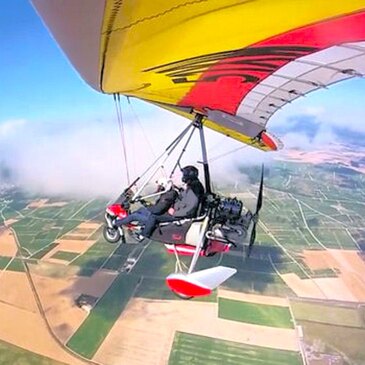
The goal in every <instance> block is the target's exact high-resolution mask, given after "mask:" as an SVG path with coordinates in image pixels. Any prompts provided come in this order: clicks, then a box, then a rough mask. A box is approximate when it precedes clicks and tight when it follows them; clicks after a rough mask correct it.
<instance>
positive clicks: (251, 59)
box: [32, 0, 365, 150]
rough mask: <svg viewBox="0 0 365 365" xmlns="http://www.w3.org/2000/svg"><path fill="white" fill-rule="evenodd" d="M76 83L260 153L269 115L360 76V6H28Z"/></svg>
mask: <svg viewBox="0 0 365 365" xmlns="http://www.w3.org/2000/svg"><path fill="white" fill-rule="evenodd" d="M32 1H33V4H34V6H35V7H36V9H37V10H38V12H39V13H40V15H41V16H42V17H43V19H44V20H45V22H46V23H47V25H48V26H49V27H50V29H51V31H52V33H53V35H54V36H55V38H56V39H57V40H58V42H59V43H60V45H61V47H62V48H63V49H64V51H65V53H66V54H67V55H68V57H69V58H70V60H71V62H72V63H73V64H74V66H75V67H76V68H77V70H78V71H79V73H80V74H81V76H82V77H83V78H84V79H85V80H86V81H87V82H88V83H89V84H90V85H91V86H93V87H94V88H95V89H97V90H99V91H102V92H104V93H121V94H124V95H129V96H134V97H137V98H140V99H143V100H146V101H149V102H152V103H155V104H157V105H159V106H162V107H164V108H166V109H169V110H172V111H174V112H176V113H178V114H181V115H184V116H187V117H189V115H190V114H189V113H190V111H191V110H192V109H197V110H201V111H203V112H204V113H205V114H206V115H207V119H208V120H207V122H206V123H207V126H208V127H210V128H212V129H214V130H216V131H218V132H221V133H223V134H225V135H228V136H230V137H232V138H235V139H237V140H240V141H242V142H244V143H248V144H252V145H253V146H255V147H258V148H261V149H266V150H267V149H274V147H275V146H273V145H272V146H271V147H270V146H268V145H266V144H265V143H262V142H259V141H257V139H256V140H255V139H254V137H256V136H258V135H259V134H260V133H261V132H262V131H264V130H265V129H266V125H267V123H268V121H269V119H270V117H271V116H272V115H273V114H274V113H275V112H276V111H277V110H279V109H280V108H282V107H283V106H284V105H286V104H287V103H290V102H292V101H293V100H295V99H296V98H298V97H300V96H303V95H305V94H307V93H309V92H311V91H314V90H317V89H321V88H325V87H327V86H328V85H330V84H333V83H335V82H339V81H342V80H346V79H349V78H352V77H356V76H364V75H365V0H352V1H343V0H331V1H330V2H329V1H327V0H301V1H292V0H276V1H268V0H256V1H250V0H209V1H208V0H191V1H188V0H170V1H150V0H124V1H120V0H78V1H75V0H63V1H59V0H32Z"/></svg>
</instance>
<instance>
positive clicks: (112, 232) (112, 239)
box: [103, 226, 121, 243]
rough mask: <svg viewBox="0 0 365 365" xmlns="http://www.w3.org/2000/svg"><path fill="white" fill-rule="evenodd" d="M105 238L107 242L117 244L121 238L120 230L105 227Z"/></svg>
mask: <svg viewBox="0 0 365 365" xmlns="http://www.w3.org/2000/svg"><path fill="white" fill-rule="evenodd" d="M103 236H104V238H105V240H106V241H107V242H109V243H117V242H118V241H119V240H120V238H121V235H120V233H119V231H118V229H114V228H109V227H108V226H104V228H103Z"/></svg>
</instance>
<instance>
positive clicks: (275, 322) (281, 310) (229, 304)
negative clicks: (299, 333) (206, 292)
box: [218, 298, 294, 328]
mask: <svg viewBox="0 0 365 365" xmlns="http://www.w3.org/2000/svg"><path fill="white" fill-rule="evenodd" d="M218 317H219V318H223V319H228V320H231V321H238V322H246V323H252V324H258V325H262V326H270V327H279V328H294V326H293V320H292V317H291V314H290V311H289V308H287V307H281V306H276V305H267V304H258V303H247V302H242V301H238V300H231V299H226V298H219V300H218Z"/></svg>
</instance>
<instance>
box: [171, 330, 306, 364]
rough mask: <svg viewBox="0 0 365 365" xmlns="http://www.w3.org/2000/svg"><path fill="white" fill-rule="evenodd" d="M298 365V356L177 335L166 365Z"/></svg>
mask: <svg viewBox="0 0 365 365" xmlns="http://www.w3.org/2000/svg"><path fill="white" fill-rule="evenodd" d="M223 363H229V364H232V365H239V364H249V365H256V364H257V365H259V364H266V365H274V364H287V365H301V364H302V360H301V357H300V355H299V353H297V352H293V351H283V350H275V349H269V348H265V347H258V346H249V345H244V344H241V343H235V342H229V341H222V340H217V339H214V338H210V337H203V336H197V335H191V334H187V333H182V332H178V333H176V335H175V339H174V344H173V348H172V350H171V354H170V358H169V362H168V364H169V365H183V364H194V365H210V364H212V365H213V364H214V365H215V364H217V365H218V364H223Z"/></svg>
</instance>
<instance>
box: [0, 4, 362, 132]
mask: <svg viewBox="0 0 365 365" xmlns="http://www.w3.org/2000/svg"><path fill="white" fill-rule="evenodd" d="M0 45H1V50H2V52H1V58H0V82H1V84H0V85H1V87H0V98H1V107H0V122H1V121H4V120H9V119H27V120H43V121H49V122H51V121H54V120H63V121H65V122H66V121H68V120H75V119H78V120H80V119H81V120H83V119H88V118H93V119H94V120H98V119H102V118H105V116H113V115H114V114H113V113H114V104H113V101H112V97H111V96H108V95H102V94H100V93H97V92H96V91H94V90H93V89H92V88H91V87H89V86H88V85H87V84H86V83H85V82H84V81H83V80H82V79H81V78H80V77H79V75H78V74H77V73H76V71H75V70H74V69H73V68H72V66H71V65H70V63H69V62H68V60H67V59H66V57H65V56H64V55H63V53H62V51H61V50H60V49H59V47H58V46H57V44H56V43H55V41H54V40H53V39H52V37H51V36H50V34H49V33H48V31H47V30H46V29H45V27H44V25H43V24H42V22H41V20H40V18H39V17H38V16H37V14H36V13H35V11H34V9H33V8H32V6H31V4H30V2H28V1H26V0H12V1H4V2H3V4H2V11H1V13H0ZM364 95H365V80H364V79H357V80H351V81H347V82H343V83H340V84H338V85H335V86H333V87H331V89H330V90H325V91H319V92H315V93H312V94H311V95H309V96H308V97H306V98H304V99H302V100H298V101H296V102H294V103H293V104H292V105H290V106H288V107H287V108H285V109H284V112H280V113H278V115H277V116H275V117H274V118H273V120H272V123H273V124H274V125H275V124H276V123H282V122H283V119H285V117H286V115H287V114H288V113H289V114H292V113H295V112H296V110H298V111H300V110H301V109H302V108H305V107H306V106H310V107H321V108H322V109H325V110H328V111H331V112H332V114H334V115H341V114H343V115H346V116H348V114H349V113H352V112H355V114H356V115H365V112H364V109H365V108H364V107H363V99H364ZM146 110H148V107H143V106H141V104H137V111H138V112H141V113H142V114H144V113H143V112H146ZM156 113H158V111H156ZM278 120H279V121H278ZM270 124H271V123H270Z"/></svg>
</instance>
